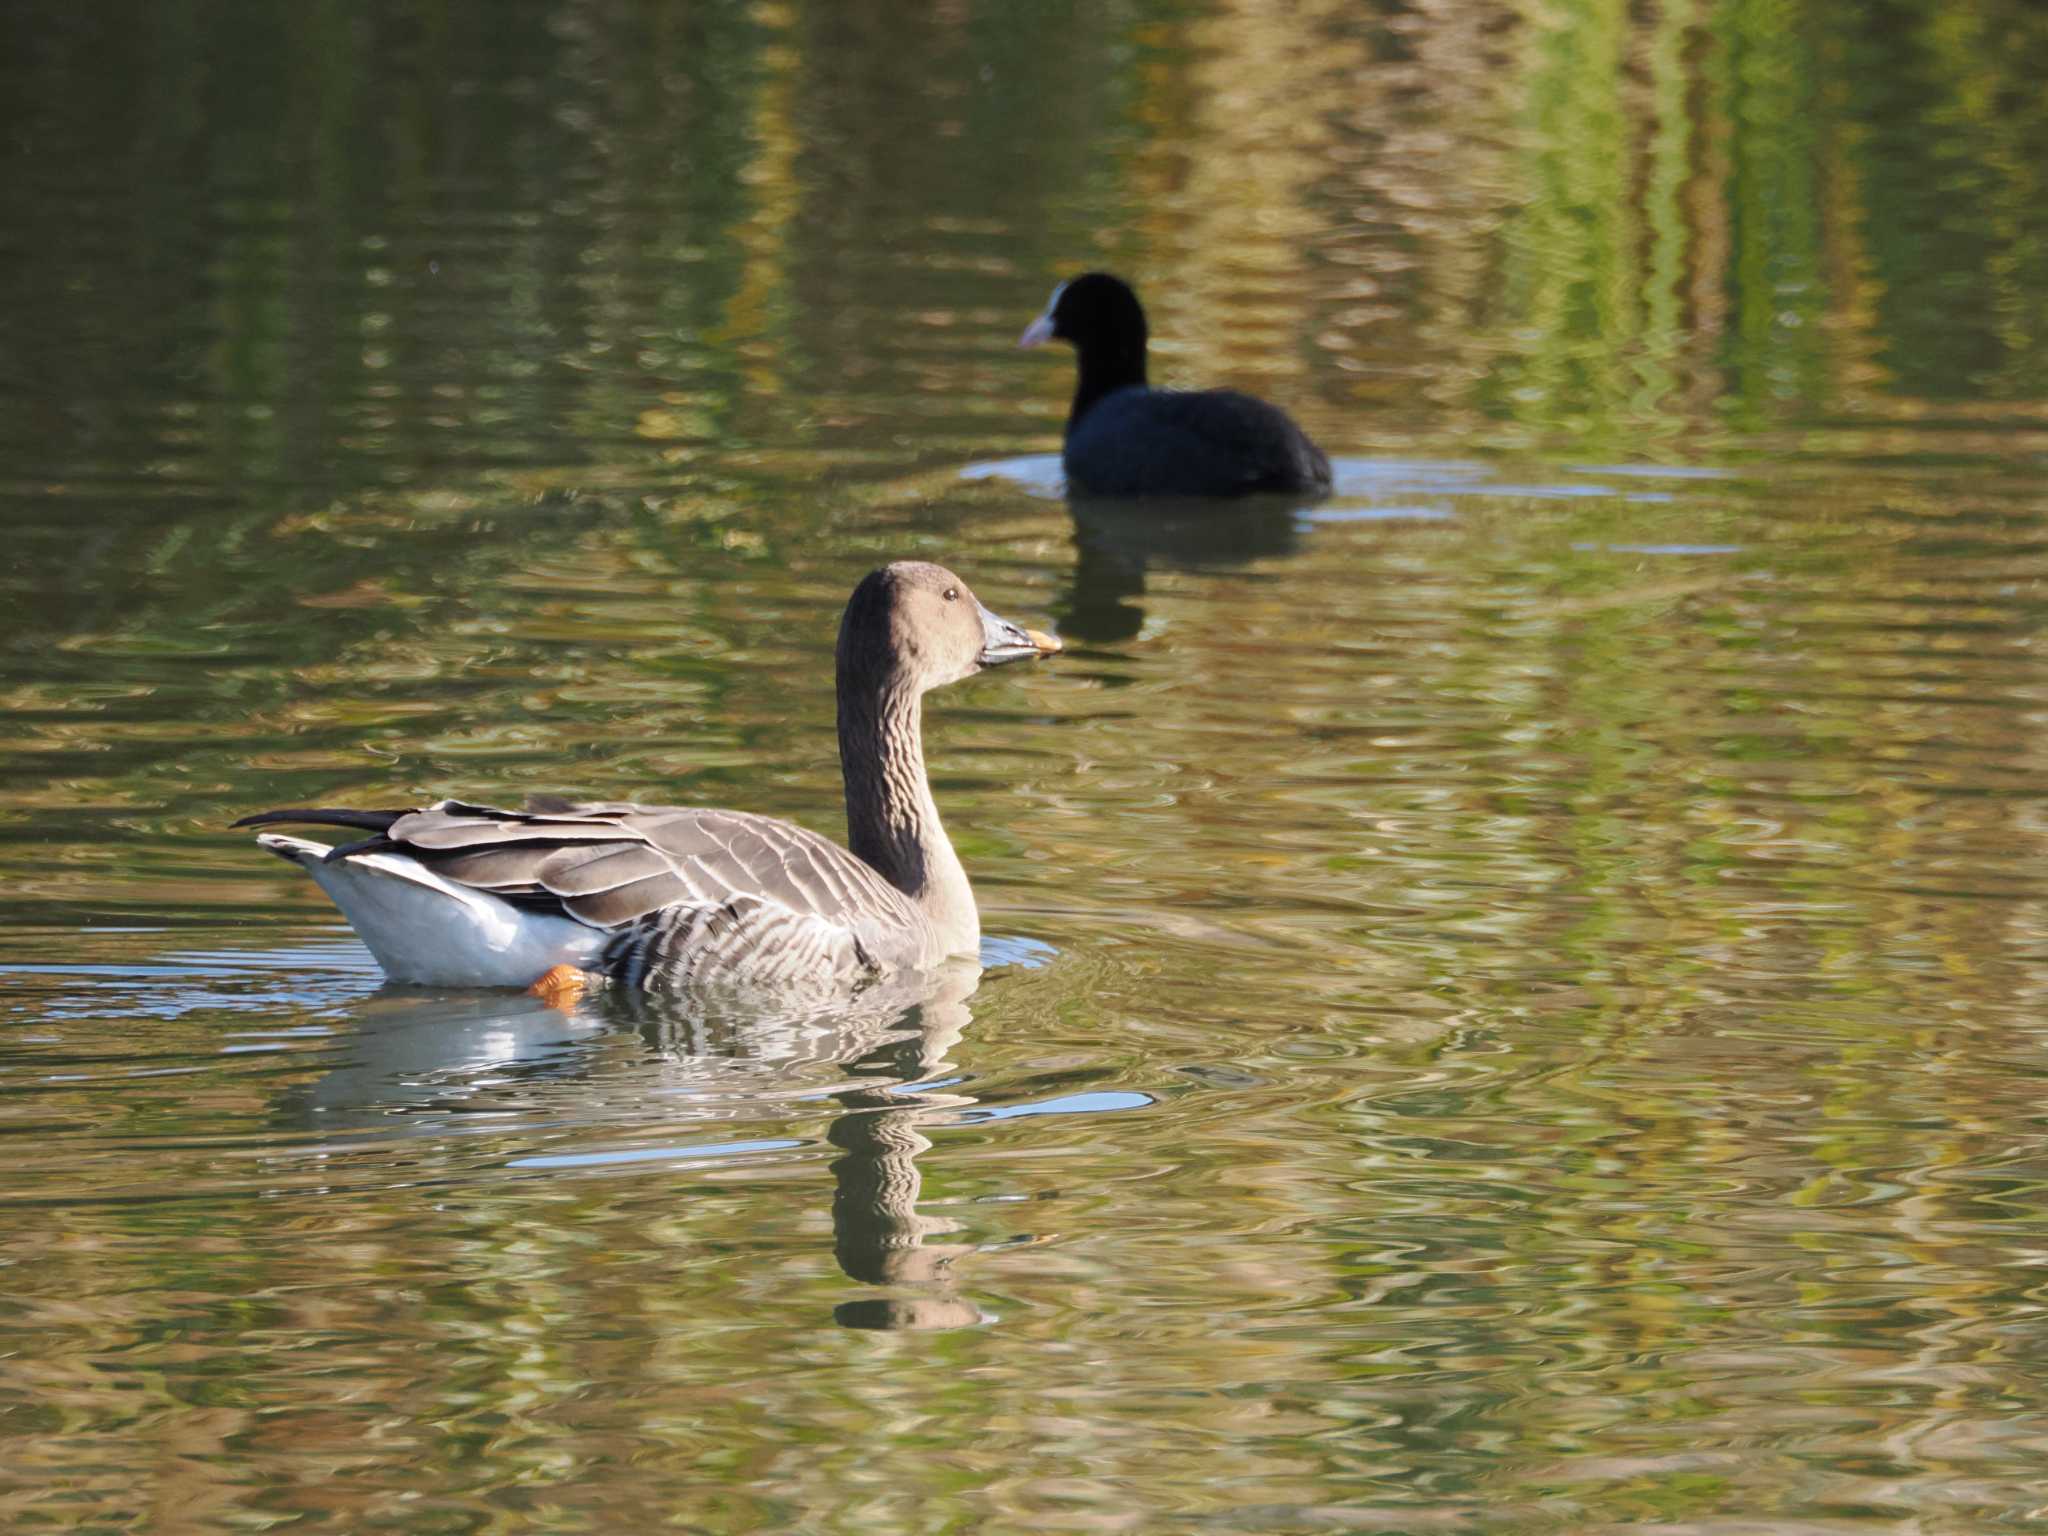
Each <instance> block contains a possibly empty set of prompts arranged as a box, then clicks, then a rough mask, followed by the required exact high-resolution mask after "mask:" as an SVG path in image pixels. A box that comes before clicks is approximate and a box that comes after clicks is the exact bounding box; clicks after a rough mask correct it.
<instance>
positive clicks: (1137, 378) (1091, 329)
mask: <svg viewBox="0 0 2048 1536" xmlns="http://www.w3.org/2000/svg"><path fill="white" fill-rule="evenodd" d="M1145 340H1146V331H1145V310H1144V307H1143V306H1142V305H1141V304H1139V303H1138V296H1137V295H1136V294H1135V293H1133V292H1131V285H1130V284H1129V283H1127V282H1125V281H1124V280H1123V279H1122V278H1120V277H1112V276H1111V275H1110V274H1109V273H1107V272H1084V273H1082V274H1081V275H1080V276H1079V277H1077V278H1074V279H1072V280H1070V281H1068V282H1064V283H1061V284H1060V285H1059V287H1057V288H1055V289H1053V291H1052V297H1051V298H1050V299H1048V300H1046V304H1045V313H1044V314H1042V315H1040V316H1039V317H1038V318H1037V319H1036V320H1034V321H1032V322H1031V324H1030V325H1029V326H1028V327H1026V328H1025V331H1024V334H1023V335H1022V336H1021V337H1019V338H1018V340H1017V345H1018V346H1020V347H1036V346H1042V345H1044V344H1045V343H1046V342H1048V341H1065V342H1070V343H1072V344H1073V347H1074V350H1075V351H1076V352H1078V353H1080V354H1081V363H1082V367H1083V368H1084V369H1085V368H1087V367H1088V366H1089V365H1090V364H1091V363H1098V364H1103V365H1108V366H1110V367H1111V368H1113V369H1115V370H1116V371H1117V372H1118V373H1128V374H1130V375H1131V382H1134V383H1135V382H1142V381H1143V379H1144V377H1145Z"/></svg>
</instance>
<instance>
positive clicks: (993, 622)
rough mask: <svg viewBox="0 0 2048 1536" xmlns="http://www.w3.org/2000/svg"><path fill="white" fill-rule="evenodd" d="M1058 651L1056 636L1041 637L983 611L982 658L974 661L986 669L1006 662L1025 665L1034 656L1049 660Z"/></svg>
mask: <svg viewBox="0 0 2048 1536" xmlns="http://www.w3.org/2000/svg"><path fill="white" fill-rule="evenodd" d="M1059 649H1060V641H1059V637H1058V636H1057V635H1046V634H1041V633H1039V631H1037V630H1035V629H1026V628H1025V627H1024V626H1023V625H1021V624H1012V623H1011V622H1010V621H1009V620H1008V619H999V618H997V617H996V616H995V615H994V614H992V613H990V612H989V611H988V610H987V609H986V608H984V609H982V610H981V655H980V656H978V657H977V658H975V659H976V660H977V661H979V662H980V663H981V664H982V665H983V666H984V667H1000V666H1001V665H1003V663H1004V662H1007V661H1024V660H1027V659H1029V658H1030V657H1033V656H1050V655H1052V654H1053V653H1054V652H1055V651H1058V650H1059Z"/></svg>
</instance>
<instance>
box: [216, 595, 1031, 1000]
mask: <svg viewBox="0 0 2048 1536" xmlns="http://www.w3.org/2000/svg"><path fill="white" fill-rule="evenodd" d="M1059 648H1060V643H1059V641H1058V640H1056V639H1053V638H1052V637H1050V636H1048V635H1042V634H1039V633H1038V632H1037V631H1035V630H1028V629H1024V628H1021V627H1020V626H1018V625H1016V624H1012V623H1010V622H1009V621H1008V620H1007V619H1000V618H997V617H996V616H995V615H994V614H992V613H990V612H989V611H988V610H987V609H986V608H984V607H982V606H981V604H980V602H979V601H978V600H977V599H976V598H975V596H974V594H973V593H972V592H971V591H969V590H968V588H967V583H966V582H964V581H962V580H961V579H960V578H959V577H957V576H955V575H954V574H953V573H952V572H950V571H948V570H946V569H944V568H943V567H941V566H936V565H927V564H924V563H922V562H919V561H910V560H905V561H898V562H897V563H896V564H894V565H889V566H884V567H883V568H882V569H881V570H878V571H874V572H871V573H870V574H869V575H868V576H867V578H866V579H865V580H863V581H862V582H861V584H860V585H859V586H858V587H856V588H855V589H854V592H853V597H852V598H851V600H849V601H848V603H847V605H846V613H845V616H844V617H843V618H842V619H841V621H840V625H839V650H838V675H839V762H840V768H841V771H842V773H843V774H844V777H845V783H846V820H847V830H848V834H849V837H848V841H849V843H850V844H851V846H852V851H851V852H849V851H848V850H847V849H845V848H841V847H839V846H838V845H837V844H836V843H833V842H831V841H830V840H829V839H826V838H823V837H820V836H818V835H817V834H816V833H815V832H809V831H806V830H805V829H804V828H802V827H799V826H794V825H792V824H791V823H789V822H786V821H776V820H774V819H772V818H770V817H767V816H752V815H748V814H746V813H745V812H743V811H716V810H700V809H695V808H684V807H678V806H657V805H632V804H625V803H613V802H607V803H599V804H574V803H571V802H568V801H560V800H551V799H550V800H541V801H536V802H534V803H533V804H532V805H531V806H530V807H529V808H528V809H526V810H524V811H504V810H496V809H494V808H492V807H490V806H485V805H466V804H464V803H462V802H460V801H455V800H443V801H440V802H438V803H436V804H434V805H430V806H427V807H425V808H423V809H418V810H405V811H357V810H334V809H326V810H282V811H265V812H263V813H261V814H260V815H256V816H247V817H244V818H243V819H242V820H240V821H238V822H236V823H235V825H236V826H238V827H247V826H265V825H269V824H273V823H278V822H292V823H309V824H317V825H326V826H339V827H349V828H354V829H356V830H358V831H361V832H365V833H367V834H369V835H368V836H366V837H363V838H361V839H359V840H358V841H355V842H351V843H346V844H344V845H342V846H341V847H329V846H327V845H326V844H324V843H316V842H312V841H309V840H308V839H305V838H300V837H289V836H285V835H282V834H279V833H271V832H266V833H263V834H261V835H259V836H258V837H257V839H256V841H257V842H258V843H259V844H261V845H262V846H263V847H264V848H267V849H268V850H269V851H271V852H272V853H275V854H277V855H278V856H279V857H280V858H285V859H289V860H290V861H291V862H293V863H294V864H298V865H300V866H301V867H302V868H304V869H305V870H306V872H307V873H308V874H310V875H312V877H313V878H314V879H315V880H316V881H318V882H319V884H320V888H321V889H322V890H324V891H326V892H327V894H328V895H329V896H330V897H331V898H332V899H333V901H334V904H335V905H336V906H338V907H340V908H341V911H342V915H343V916H344V917H346V918H347V919H348V920H349V922H350V923H351V924H352V925H353V926H354V928H355V930H356V932H357V933H358V934H359V935H361V937H362V940H363V942H364V943H365V944H367V945H368V946H369V948H370V952H371V954H373V955H375V956H376V958H377V963H378V964H379V965H381V966H382V967H383V968H384V972H385V974H386V975H387V976H389V977H390V978H391V979H392V980H393V981H405V982H419V983H426V984H431V985H438V986H480V987H524V986H528V985H531V984H535V983H538V982H542V981H548V982H549V983H550V984H553V983H554V982H556V981H559V980H560V979H563V977H564V974H565V973H564V968H574V971H575V972H577V973H582V972H596V973H598V974H601V975H603V976H605V977H608V978H609V979H611V980H612V981H614V982H615V983H618V984H621V985H624V986H628V987H639V988H672V987H689V986H692V985H696V984H700V983H702V984H716V985H735V986H741V987H747V988H753V987H759V986H769V987H783V986H797V985H805V984H815V983H820V982H824V983H830V984H842V985H843V984H846V983H852V982H858V981H860V980H862V979H864V978H867V977H870V976H879V975H886V974H889V973H891V972H899V971H906V970H922V969H926V968H929V967H931V966H934V965H936V964H938V963H939V962H940V961H941V960H943V959H945V958H946V957H947V956H948V955H960V954H965V955H972V954H973V953H974V952H975V950H976V949H977V947H978V946H979V944H980V942H981V920H980V916H979V914H978V913H977V912H976V910H975V906H974V892H973V890H972V889H971V888H970V887H969V886H968V883H967V874H966V871H965V870H963V869H962V868H961V867H960V859H959V856H958V855H956V854H955V853H954V852H953V845H952V843H951V842H950V841H948V840H947V837H946V830H945V828H944V827H943V826H941V825H940V823H939V812H938V808H937V807H936V806H935V805H934V804H933V803H932V793H931V785H930V783H929V781H928V780H927V779H926V777H925V767H924V738H923V726H922V721H923V699H924V694H925V693H926V691H927V690H929V689H932V688H938V687H943V686H944V685H945V684H947V683H952V682H958V681H959V680H960V679H961V678H963V677H969V676H972V675H973V674H974V673H976V672H979V671H980V670H981V669H982V668H983V667H994V666H1001V665H1002V664H1003V663H1005V662H1011V661H1021V660H1023V659H1025V658H1027V657H1033V656H1045V655H1050V654H1052V653H1053V652H1055V651H1057V650H1059Z"/></svg>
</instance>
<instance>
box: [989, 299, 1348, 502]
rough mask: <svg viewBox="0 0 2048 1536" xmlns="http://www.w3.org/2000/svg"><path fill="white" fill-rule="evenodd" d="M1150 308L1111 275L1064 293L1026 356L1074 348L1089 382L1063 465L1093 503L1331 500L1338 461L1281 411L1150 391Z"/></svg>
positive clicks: (1248, 398)
mask: <svg viewBox="0 0 2048 1536" xmlns="http://www.w3.org/2000/svg"><path fill="white" fill-rule="evenodd" d="M1147 334H1148V333H1147V331H1146V327H1145V309H1144V306H1143V305H1141V304H1140V303H1139V302H1138V296H1137V294H1135V293H1133V292H1132V291H1131V286H1130V284H1128V283H1126V282H1125V281H1124V280H1123V279H1122V278H1120V277H1112V276H1111V275H1110V274H1109V273H1107V272H1087V273H1083V274H1082V275H1081V276H1079V277H1077V278H1074V279H1072V280H1071V281H1069V282H1064V283H1061V284H1060V285H1059V286H1058V287H1057V288H1055V289H1053V291H1052V297H1051V298H1050V299H1049V300H1047V301H1046V306H1045V313H1044V314H1042V315H1040V316H1039V317H1038V318H1037V319H1036V320H1034V321H1032V322H1031V324H1030V325H1029V326H1027V327H1026V328H1025V331H1024V334H1023V335H1022V336H1021V337H1019V338H1018V341H1017V345H1018V346H1020V347H1037V346H1043V345H1044V344H1045V343H1046V342H1048V341H1055V340H1057V341H1066V342H1071V343H1072V344H1073V347H1074V351H1075V354H1076V361H1077V364H1078V371H1079V375H1080V377H1079V382H1078V384H1077V385H1076V387H1075V390H1074V403H1073V406H1072V408H1071V409H1070V410H1069V411H1068V412H1067V426H1066V434H1065V444H1064V447H1063V449H1062V451H1061V454H1060V461H1061V463H1062V465H1063V466H1064V467H1065V469H1066V473H1067V487H1068V489H1069V490H1072V491H1076V492H1078V493H1080V494H1082V495H1087V496H1242V495H1246V494H1248V493H1250V492H1254V491H1277V492H1287V493H1296V494H1298V493H1310V494H1317V495H1320V494H1322V493H1323V492H1326V491H1328V490H1329V489H1330V461H1329V460H1328V459H1327V458H1325V457H1324V456H1323V451H1322V450H1321V449H1320V448H1318V447H1316V445H1315V444H1314V443H1312V442H1310V441H1309V440H1308V435H1307V434H1306V433H1305V432H1303V431H1302V430H1301V428H1300V427H1298V426H1296V425H1295V424H1294V419H1293V418H1292V417H1291V416H1289V415H1288V414H1287V413H1286V412H1285V411H1283V410H1281V409H1280V407H1278V406H1277V405H1269V404H1268V403H1267V402H1266V401H1264V400H1261V399H1259V398H1258V397H1257V396H1255V395H1247V394H1243V393H1241V392H1239V391H1237V390H1234V389H1204V390H1179V389H1153V388H1152V387H1151V386H1150V385H1148V384H1147V383H1146V382H1145V343H1146V337H1147Z"/></svg>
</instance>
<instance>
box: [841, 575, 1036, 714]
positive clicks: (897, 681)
mask: <svg viewBox="0 0 2048 1536" xmlns="http://www.w3.org/2000/svg"><path fill="white" fill-rule="evenodd" d="M1059 649H1060V642H1059V641H1058V640H1057V639H1056V638H1055V637H1053V636H1051V635H1046V634H1041V633H1039V632H1038V631H1037V630H1035V629H1026V628H1024V626H1023V625H1021V624H1013V623H1011V622H1010V621H1009V620H1008V619H1004V618H999V617H997V616H996V615H995V614H993V613H990V612H989V611H988V609H986V608H984V607H983V606H982V605H981V600H980V599H979V598H977V597H976V596H975V595H974V593H973V591H972V590H970V589H969V587H968V585H967V583H966V582H964V581H962V580H961V579H960V578H959V577H958V576H955V575H954V574H953V573H952V572H951V571H949V570H947V569H946V568H945V567H944V566H942V565H931V564H928V563H926V562H925V561H922V560H898V561H896V562H895V563H894V564H892V565H885V566H883V567H882V568H881V569H880V570H878V571H870V572H869V573H868V574H867V576H865V577H864V578H863V579H862V581H861V584H860V585H859V586H857V587H855V588H854V589H853V596H852V597H851V598H850V599H849V600H848V601H847V604H846V613H845V616H844V617H843V618H842V619H841V620H840V621H839V677H840V681H841V685H842V686H846V685H849V684H850V685H852V686H855V687H863V688H873V689H875V690H877V691H880V692H887V693H910V694H922V693H925V692H927V691H929V690H930V689H933V688H943V687H944V686H945V685H946V684H948V683H957V682H959V681H960V679H962V678H963V677H972V676H973V675H974V674H975V673H977V672H979V671H981V669H982V668H984V667H999V666H1002V665H1003V664H1004V663H1006V662H1012V661H1023V660H1026V659H1027V658H1030V657H1033V656H1050V655H1052V654H1053V653H1054V652H1056V651H1058V650H1059Z"/></svg>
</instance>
